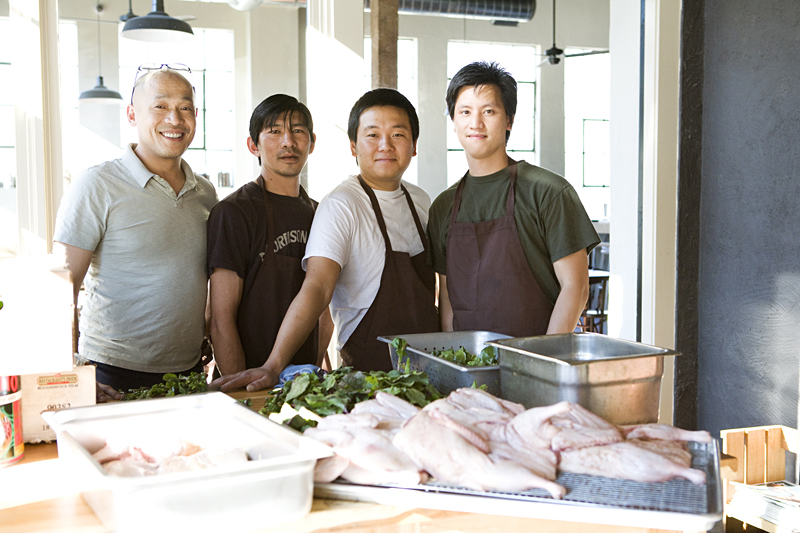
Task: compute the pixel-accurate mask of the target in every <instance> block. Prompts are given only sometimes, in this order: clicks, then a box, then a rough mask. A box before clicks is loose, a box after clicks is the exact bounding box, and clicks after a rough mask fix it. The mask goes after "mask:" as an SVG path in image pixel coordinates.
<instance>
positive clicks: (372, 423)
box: [317, 413, 380, 431]
mask: <svg viewBox="0 0 800 533" xmlns="http://www.w3.org/2000/svg"><path fill="white" fill-rule="evenodd" d="M379 423H380V418H378V417H377V416H375V415H374V414H373V413H361V414H349V415H346V414H341V415H330V416H326V417H325V418H323V419H322V420H320V421H319V423H318V424H317V429H343V430H345V431H349V430H351V429H362V428H374V427H376V426H377V425H378V424H379Z"/></svg>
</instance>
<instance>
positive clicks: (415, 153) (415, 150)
mask: <svg viewBox="0 0 800 533" xmlns="http://www.w3.org/2000/svg"><path fill="white" fill-rule="evenodd" d="M418 140H419V139H417V141H418ZM417 141H414V153H413V154H411V157H414V156H415V155H417Z"/></svg>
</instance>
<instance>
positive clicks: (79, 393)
mask: <svg viewBox="0 0 800 533" xmlns="http://www.w3.org/2000/svg"><path fill="white" fill-rule="evenodd" d="M95 401H96V396H95V367H94V366H92V365H86V366H76V367H75V368H74V369H72V370H71V371H68V372H55V373H48V374H27V375H24V376H22V437H23V439H24V441H25V442H30V443H37V442H45V441H54V440H56V434H55V432H54V431H53V430H52V429H50V426H49V425H48V424H47V422H45V421H44V419H43V418H42V412H43V411H60V410H62V409H68V408H70V407H81V406H84V405H94V404H95Z"/></svg>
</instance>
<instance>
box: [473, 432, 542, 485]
mask: <svg viewBox="0 0 800 533" xmlns="http://www.w3.org/2000/svg"><path fill="white" fill-rule="evenodd" d="M489 449H490V451H489V458H490V459H491V460H492V461H495V462H497V461H499V460H508V461H514V462H515V463H519V464H520V465H522V466H524V467H525V468H527V469H528V470H530V471H531V472H533V473H534V474H536V475H537V476H539V477H541V478H544V479H549V480H550V481H555V479H556V475H557V472H556V465H557V463H558V458H557V457H556V454H555V453H553V452H552V451H550V449H549V448H536V447H532V446H531V447H519V448H518V447H515V446H512V445H511V444H509V443H508V442H506V441H496V440H491V441H489Z"/></svg>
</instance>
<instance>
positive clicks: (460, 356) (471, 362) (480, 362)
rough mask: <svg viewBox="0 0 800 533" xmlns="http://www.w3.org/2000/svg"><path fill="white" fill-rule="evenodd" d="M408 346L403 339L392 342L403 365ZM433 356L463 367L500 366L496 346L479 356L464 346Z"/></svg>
mask: <svg viewBox="0 0 800 533" xmlns="http://www.w3.org/2000/svg"><path fill="white" fill-rule="evenodd" d="M406 346H408V342H406V340H405V339H403V338H400V337H395V338H394V339H393V340H392V347H393V348H394V350H395V353H397V360H398V361H400V364H401V365H402V364H403V358H404V357H405V356H406ZM431 355H433V356H435V357H441V358H442V359H444V360H445V361H450V362H451V363H455V364H457V365H462V366H492V365H496V364H498V359H497V350H496V349H495V347H494V346H487V347H486V348H484V349H483V350H482V351H481V353H479V354H478V355H474V354H472V353H470V352H469V350H467V349H466V348H464V347H463V346H462V347H461V348H459V349H458V350H454V349H452V348H450V349H449V350H433V352H431ZM408 364H409V360H408V359H406V367H408Z"/></svg>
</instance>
